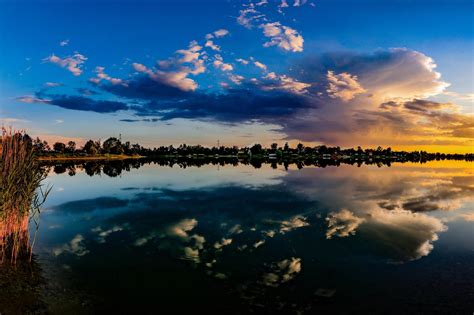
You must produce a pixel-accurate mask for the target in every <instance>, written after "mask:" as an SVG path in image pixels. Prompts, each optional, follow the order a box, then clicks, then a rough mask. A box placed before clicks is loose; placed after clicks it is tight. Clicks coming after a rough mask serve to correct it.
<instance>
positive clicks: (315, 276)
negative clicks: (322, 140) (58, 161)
mask: <svg viewBox="0 0 474 315" xmlns="http://www.w3.org/2000/svg"><path fill="white" fill-rule="evenodd" d="M104 168H105V167H104ZM57 173H60V174H57ZM71 175H74V176H71ZM91 175H92V176H91ZM110 175H112V176H110ZM45 184H48V185H50V186H51V187H52V190H51V193H50V195H49V197H48V199H47V202H46V204H45V205H44V206H43V209H42V213H41V216H40V219H41V221H40V225H39V231H38V233H37V236H36V242H35V245H34V256H33V262H32V263H31V265H29V264H24V263H19V264H18V265H17V266H16V267H14V268H11V267H8V268H7V267H3V268H4V272H3V275H2V276H0V287H1V288H2V289H1V290H2V293H1V295H2V296H3V298H0V313H1V314H9V313H10V312H12V313H15V310H16V311H18V310H20V313H27V312H33V313H35V312H36V313H43V312H44V313H54V314H69V313H75V314H83V313H84V314H87V313H112V312H114V313H160V314H163V313H188V312H189V313H191V312H194V313H203V312H206V313H221V314H223V313H231V314H243V313H250V312H253V313H268V314H278V313H281V314H301V313H309V314H311V313H323V314H324V313H345V314H347V313H356V312H357V313H362V312H363V313H384V314H387V313H398V314H400V313H402V314H407V313H426V314H434V313H445V314H446V313H453V314H454V313H456V314H472V312H473V311H474V207H473V206H474V202H473V199H474V168H473V164H472V162H471V163H470V162H463V161H432V162H428V163H424V164H417V163H405V164H400V163H394V164H392V165H391V166H385V165H384V166H381V167H378V166H376V165H361V166H360V167H357V166H356V165H355V166H352V165H340V166H328V167H325V168H321V167H303V168H301V169H298V168H297V167H295V166H290V167H289V169H288V170H286V169H285V168H284V167H283V166H281V165H276V166H275V165H274V167H273V168H272V167H271V165H269V164H263V165H262V166H261V167H260V168H254V167H253V166H251V165H241V164H238V165H229V164H227V165H211V164H209V165H202V166H199V167H197V166H189V167H186V168H182V167H179V165H174V166H173V167H169V166H161V165H157V164H154V163H150V164H145V165H140V167H136V168H133V167H132V168H127V169H126V170H119V171H117V170H115V171H114V170H112V171H111V170H110V169H108V170H104V169H102V170H101V169H100V167H99V168H98V170H97V169H95V171H92V172H91V171H90V170H89V171H87V172H86V171H85V170H84V169H82V168H76V169H75V170H71V169H68V168H64V169H63V170H61V168H60V167H57V168H56V173H55V172H54V171H53V169H51V170H50V171H49V175H48V178H47V179H46V181H45ZM32 232H33V231H32ZM5 292H6V294H5ZM12 301H14V302H12ZM2 310H3V311H2Z"/></svg>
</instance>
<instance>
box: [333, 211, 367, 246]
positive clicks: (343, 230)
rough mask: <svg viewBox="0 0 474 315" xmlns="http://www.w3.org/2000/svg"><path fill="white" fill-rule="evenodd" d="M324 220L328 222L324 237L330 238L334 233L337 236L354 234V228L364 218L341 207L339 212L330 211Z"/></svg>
mask: <svg viewBox="0 0 474 315" xmlns="http://www.w3.org/2000/svg"><path fill="white" fill-rule="evenodd" d="M326 221H327V222H328V230H327V232H326V238H327V239H331V238H332V237H333V236H335V235H336V236H339V237H347V236H349V235H354V234H355V233H356V229H357V228H358V227H359V225H360V224H361V223H363V222H364V221H365V219H363V218H359V217H357V216H355V215H354V213H353V212H351V211H349V210H347V209H342V210H341V211H339V212H332V213H330V214H329V215H328V216H327V218H326Z"/></svg>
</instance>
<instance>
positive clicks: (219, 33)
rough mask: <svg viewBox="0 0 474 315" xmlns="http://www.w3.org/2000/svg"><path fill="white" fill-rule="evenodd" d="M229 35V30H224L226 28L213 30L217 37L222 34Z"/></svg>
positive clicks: (222, 35)
mask: <svg viewBox="0 0 474 315" xmlns="http://www.w3.org/2000/svg"><path fill="white" fill-rule="evenodd" d="M227 35H229V31H228V30H226V29H223V28H221V29H218V30H217V31H215V32H214V36H215V37H217V38H219V37H224V36H227Z"/></svg>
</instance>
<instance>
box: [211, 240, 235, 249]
mask: <svg viewBox="0 0 474 315" xmlns="http://www.w3.org/2000/svg"><path fill="white" fill-rule="evenodd" d="M230 244H232V239H231V238H223V239H221V240H220V241H219V242H216V243H214V248H215V249H217V250H220V249H222V247H224V246H228V245H230Z"/></svg>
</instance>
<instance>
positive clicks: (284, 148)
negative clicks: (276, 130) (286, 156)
mask: <svg viewBox="0 0 474 315" xmlns="http://www.w3.org/2000/svg"><path fill="white" fill-rule="evenodd" d="M289 150H290V146H289V145H288V142H285V146H284V147H283V151H285V152H288V151H289Z"/></svg>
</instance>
